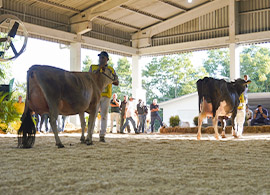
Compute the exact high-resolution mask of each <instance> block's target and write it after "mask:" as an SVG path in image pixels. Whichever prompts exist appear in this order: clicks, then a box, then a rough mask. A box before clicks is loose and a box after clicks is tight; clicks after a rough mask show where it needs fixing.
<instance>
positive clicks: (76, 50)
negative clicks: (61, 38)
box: [70, 42, 81, 71]
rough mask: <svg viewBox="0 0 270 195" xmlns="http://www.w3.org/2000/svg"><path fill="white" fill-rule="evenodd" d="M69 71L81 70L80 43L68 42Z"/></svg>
mask: <svg viewBox="0 0 270 195" xmlns="http://www.w3.org/2000/svg"><path fill="white" fill-rule="evenodd" d="M70 71H81V43H78V42H77V43H71V44H70Z"/></svg>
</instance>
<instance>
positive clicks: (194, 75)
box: [143, 53, 207, 104]
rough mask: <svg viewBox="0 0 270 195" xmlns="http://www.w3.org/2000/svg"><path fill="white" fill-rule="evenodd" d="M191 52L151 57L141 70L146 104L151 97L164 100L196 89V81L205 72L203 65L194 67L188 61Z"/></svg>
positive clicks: (150, 101)
mask: <svg viewBox="0 0 270 195" xmlns="http://www.w3.org/2000/svg"><path fill="white" fill-rule="evenodd" d="M191 55H192V54H190V53H188V54H180V55H173V56H164V57H162V58H153V59H152V61H151V62H150V63H149V64H148V65H146V69H145V70H143V88H144V89H145V90H146V97H147V104H151V103H152V100H153V99H157V100H158V101H165V100H169V99H172V98H176V97H179V96H181V95H185V94H189V93H193V92H195V91H196V81H197V80H198V79H200V78H203V77H204V76H207V73H206V71H205V69H204V68H203V67H198V68H195V67H194V66H193V64H192V63H191V61H190V59H189V58H190V57H191Z"/></svg>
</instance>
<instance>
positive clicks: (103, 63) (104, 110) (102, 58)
mask: <svg viewBox="0 0 270 195" xmlns="http://www.w3.org/2000/svg"><path fill="white" fill-rule="evenodd" d="M98 56H99V64H98V65H91V66H90V69H89V72H94V71H95V70H97V69H98V68H103V67H107V68H109V69H110V70H111V71H112V73H114V74H115V70H114V69H113V67H111V66H109V65H108V61H109V54H108V53H107V52H106V51H102V52H100V54H98ZM111 96H112V84H109V85H108V86H107V87H105V89H104V90H103V91H102V93H101V99H100V105H99V108H100V115H101V129H100V132H99V141H100V142H105V134H106V130H107V116H108V111H109V106H110V98H111Z"/></svg>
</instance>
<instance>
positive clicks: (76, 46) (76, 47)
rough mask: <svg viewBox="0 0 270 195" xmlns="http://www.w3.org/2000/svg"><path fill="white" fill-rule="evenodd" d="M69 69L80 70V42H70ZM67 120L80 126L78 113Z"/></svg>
mask: <svg viewBox="0 0 270 195" xmlns="http://www.w3.org/2000/svg"><path fill="white" fill-rule="evenodd" d="M70 71H81V43H79V42H76V43H71V44H70ZM69 121H70V122H71V123H72V124H74V125H75V127H76V128H80V127H81V123H80V117H79V115H78V114H77V115H73V116H70V117H69Z"/></svg>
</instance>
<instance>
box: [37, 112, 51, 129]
mask: <svg viewBox="0 0 270 195" xmlns="http://www.w3.org/2000/svg"><path fill="white" fill-rule="evenodd" d="M48 119H49V114H43V115H41V120H40V126H39V131H40V132H41V129H42V125H43V122H44V121H45V133H48V132H49V129H48Z"/></svg>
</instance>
